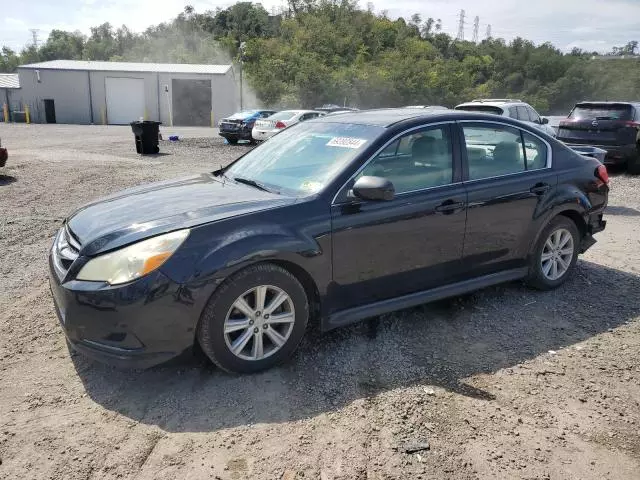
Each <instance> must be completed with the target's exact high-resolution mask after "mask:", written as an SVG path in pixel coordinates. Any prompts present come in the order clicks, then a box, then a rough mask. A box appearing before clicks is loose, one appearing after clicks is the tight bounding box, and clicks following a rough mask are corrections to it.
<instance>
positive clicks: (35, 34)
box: [29, 28, 40, 48]
mask: <svg viewBox="0 0 640 480" xmlns="http://www.w3.org/2000/svg"><path fill="white" fill-rule="evenodd" d="M29 31H30V32H31V38H32V39H33V46H34V47H36V48H38V43H39V42H40V40H39V39H38V32H39V31H40V30H39V29H37V28H30V29H29Z"/></svg>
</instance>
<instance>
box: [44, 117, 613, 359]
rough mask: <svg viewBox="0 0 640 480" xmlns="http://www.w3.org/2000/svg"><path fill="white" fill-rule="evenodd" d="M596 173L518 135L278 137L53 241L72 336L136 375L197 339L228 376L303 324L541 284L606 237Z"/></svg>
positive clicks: (85, 219) (491, 120)
mask: <svg viewBox="0 0 640 480" xmlns="http://www.w3.org/2000/svg"><path fill="white" fill-rule="evenodd" d="M608 183H609V182H608V177H607V171H606V168H605V167H604V166H603V165H602V164H600V163H599V162H598V161H597V160H595V159H590V158H587V157H583V156H580V155H579V154H577V153H576V152H574V151H573V150H571V149H569V148H568V147H567V146H565V145H564V144H562V143H560V142H558V141H556V140H555V139H553V138H551V137H550V136H548V135H546V134H544V133H542V132H540V131H539V130H536V129H535V128H533V127H530V126H529V125H526V124H524V123H520V122H518V121H516V120H510V119H507V118H496V117H495V116H494V115H485V114H477V113H469V112H458V111H421V110H419V109H390V110H371V111H362V112H354V113H344V114H342V115H337V116H327V117H324V118H321V119H317V120H311V121H309V122H303V123H300V124H298V125H296V126H293V127H291V128H288V129H286V130H284V131H283V132H282V133H280V134H279V135H277V136H275V137H273V138H272V139H270V140H269V141H268V142H265V143H264V144H263V145H261V146H259V147H257V148H255V149H254V150H252V151H250V152H249V153H247V154H246V155H244V156H243V157H241V158H240V159H238V160H236V161H235V162H234V163H232V164H231V165H229V166H228V167H225V168H224V169H220V170H217V171H215V172H213V173H206V174H201V175H197V176H193V177H190V178H185V179H182V180H175V181H167V182H161V183H155V184H150V185H147V186H142V187H138V188H134V189H131V190H127V191H124V192H121V193H117V194H115V195H113V196H111V197H108V198H104V199H102V200H98V201H96V202H95V203H91V204H89V205H86V206H84V207H82V208H81V209H79V210H78V211H77V212H75V213H74V214H73V215H71V216H70V217H69V218H68V219H67V220H66V221H65V223H64V226H63V228H62V229H61V230H60V231H59V232H58V234H57V235H56V238H55V240H54V243H53V247H52V249H51V255H50V272H51V273H50V283H51V290H52V292H53V298H54V301H55V305H56V310H57V312H58V314H59V318H60V322H61V324H62V328H63V330H64V332H65V334H66V336H67V339H68V340H69V343H70V344H71V345H72V346H73V347H74V348H75V349H77V350H78V351H80V352H83V353H84V354H86V355H88V356H90V357H93V358H95V359H99V360H101V361H105V362H108V363H112V364H117V365H120V366H131V367H146V366H150V365H154V364H157V363H160V362H163V361H165V360H167V359H170V358H172V357H174V356H177V355H179V354H180V353H182V352H183V351H185V350H188V349H190V348H191V347H193V346H194V344H195V342H198V343H199V345H200V346H201V348H202V350H203V351H204V352H205V353H206V354H207V355H208V357H209V358H210V359H211V360H212V361H213V362H214V363H216V364H217V365H218V366H220V367H221V368H223V369H225V370H229V371H234V372H253V371H258V370H262V369H265V368H269V367H271V366H273V365H275V364H277V363H279V362H281V361H283V360H285V359H287V358H288V357H290V356H291V354H292V353H293V352H294V350H295V349H296V347H297V345H298V343H299V342H300V340H301V338H302V336H303V335H304V332H305V329H306V327H307V324H308V323H309V322H319V323H320V325H321V327H322V329H324V330H328V329H332V328H335V327H339V326H342V325H346V324H349V323H352V322H355V321H358V320H361V319H364V318H367V317H372V316H376V315H380V314H382V313H386V312H391V311H394V310H398V309H402V308H406V307H411V306H414V305H418V304H421V303H425V302H429V301H432V300H435V299H440V298H443V297H449V296H453V295H459V294H462V293H465V292H469V291H472V290H475V289H478V288H483V287H486V286H488V285H493V284H497V283H500V282H507V281H511V280H517V279H525V280H526V281H527V282H528V283H529V284H531V285H532V286H534V287H536V288H540V289H551V288H555V287H558V286H559V285H561V284H562V283H563V282H565V281H566V280H567V279H568V278H569V277H570V276H571V274H572V272H573V270H574V267H575V263H576V260H577V257H578V254H579V253H581V252H584V251H585V250H586V249H587V248H589V247H590V246H591V245H592V244H593V243H594V242H595V240H594V239H593V235H594V234H595V233H597V232H599V231H601V230H603V229H604V226H605V222H604V221H603V219H602V213H603V210H604V208H605V206H606V203H607V196H608Z"/></svg>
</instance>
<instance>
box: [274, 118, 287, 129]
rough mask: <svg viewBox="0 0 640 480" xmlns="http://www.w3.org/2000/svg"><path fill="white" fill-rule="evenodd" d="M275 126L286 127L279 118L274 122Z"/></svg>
mask: <svg viewBox="0 0 640 480" xmlns="http://www.w3.org/2000/svg"><path fill="white" fill-rule="evenodd" d="M276 128H287V126H286V125H285V124H284V122H281V121H280V120H278V121H277V122H276Z"/></svg>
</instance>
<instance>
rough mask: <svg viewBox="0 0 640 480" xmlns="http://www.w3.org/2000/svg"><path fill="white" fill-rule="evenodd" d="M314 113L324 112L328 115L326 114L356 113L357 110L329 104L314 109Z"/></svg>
mask: <svg viewBox="0 0 640 480" xmlns="http://www.w3.org/2000/svg"><path fill="white" fill-rule="evenodd" d="M314 111H316V112H324V113H327V114H328V113H337V112H357V111H358V109H357V108H351V107H341V106H340V105H334V104H332V103H331V104H324V105H322V106H321V107H318V108H314Z"/></svg>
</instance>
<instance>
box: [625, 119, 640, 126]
mask: <svg viewBox="0 0 640 480" xmlns="http://www.w3.org/2000/svg"><path fill="white" fill-rule="evenodd" d="M624 125H625V127H633V128H640V123H639V122H634V121H632V120H629V121H626V122H624Z"/></svg>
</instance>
